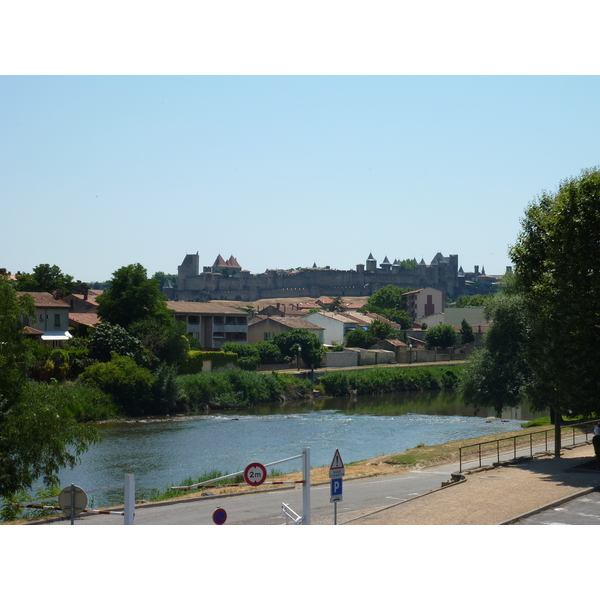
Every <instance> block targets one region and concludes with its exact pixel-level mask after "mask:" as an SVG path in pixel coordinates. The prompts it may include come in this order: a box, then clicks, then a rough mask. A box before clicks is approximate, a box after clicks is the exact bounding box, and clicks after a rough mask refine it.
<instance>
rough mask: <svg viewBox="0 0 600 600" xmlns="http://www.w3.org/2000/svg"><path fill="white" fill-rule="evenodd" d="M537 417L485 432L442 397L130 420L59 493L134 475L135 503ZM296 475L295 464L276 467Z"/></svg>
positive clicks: (105, 431)
mask: <svg viewBox="0 0 600 600" xmlns="http://www.w3.org/2000/svg"><path fill="white" fill-rule="evenodd" d="M536 416H539V415H532V414H526V413H524V412H523V411H522V410H521V409H514V410H513V412H512V413H506V414H505V415H503V420H495V421H492V422H487V420H486V417H487V413H484V414H480V415H479V416H477V415H476V414H475V413H474V411H473V409H472V408H469V407H465V406H463V405H462V404H460V403H459V401H458V399H457V398H456V396H455V394H454V393H452V392H448V391H442V392H420V393H402V394H387V395H384V396H376V397H373V396H369V397H364V396H363V397H356V398H352V399H340V398H336V399H326V400H321V401H319V402H316V403H303V404H287V405H275V406H269V407H265V406H261V407H256V408H254V409H251V410H247V411H245V412H242V413H236V414H233V413H213V414H206V415H198V416H179V417H165V418H160V419H136V420H131V421H125V422H118V423H106V424H101V425H99V426H98V427H99V430H100V433H101V435H102V443H100V444H97V445H95V446H94V447H92V448H91V449H90V450H89V451H88V452H87V453H86V454H85V455H84V456H83V457H82V460H81V462H80V464H79V465H77V466H76V467H75V468H74V469H73V470H65V471H62V472H61V473H60V474H59V476H60V479H61V486H66V485H69V484H71V483H75V484H76V485H78V486H80V487H82V488H83V489H84V490H93V489H98V488H104V487H107V486H112V485H116V484H120V483H122V482H123V480H124V475H125V474H127V473H133V474H134V475H135V481H136V497H137V498H138V499H140V498H147V497H148V496H149V494H150V492H151V490H153V489H158V490H160V491H164V490H165V489H166V488H167V487H169V486H171V485H177V484H179V483H181V482H182V480H183V479H185V478H186V477H190V476H191V477H194V476H198V475H201V474H202V473H205V472H208V471H211V470H213V469H217V470H219V471H222V472H223V473H231V472H236V471H241V470H243V469H244V468H245V467H246V465H248V464H249V463H251V462H260V463H263V464H266V463H271V462H275V461H278V460H282V459H284V458H288V457H292V456H297V455H299V454H300V453H301V452H302V448H303V447H305V446H307V447H309V448H310V454H311V466H312V467H318V466H323V465H329V464H331V460H332V458H333V454H334V452H335V450H336V448H337V449H339V451H340V454H341V456H342V459H343V460H344V462H345V463H349V462H354V461H358V460H363V459H368V458H372V457H375V456H379V455H382V454H391V453H394V452H401V451H403V450H407V449H409V448H414V447H415V446H417V445H418V444H421V443H422V444H425V445H432V444H439V443H442V442H446V441H451V440H457V439H467V438H473V437H478V436H482V435H488V434H492V433H500V432H507V431H517V430H519V429H520V424H521V423H522V422H523V421H525V420H529V419H531V418H534V417H536ZM275 468H276V469H278V470H280V471H284V472H292V471H298V470H300V468H301V461H300V460H295V461H293V462H289V463H284V464H282V465H277V466H276V467H275ZM90 498H91V499H92V500H93V505H94V506H103V505H106V504H112V503H119V502H122V498H123V496H122V492H120V491H108V492H102V493H96V494H94V495H93V496H92V497H90Z"/></svg>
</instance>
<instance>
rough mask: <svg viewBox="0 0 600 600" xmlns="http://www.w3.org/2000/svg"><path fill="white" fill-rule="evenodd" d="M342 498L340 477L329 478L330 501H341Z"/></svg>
mask: <svg viewBox="0 0 600 600" xmlns="http://www.w3.org/2000/svg"><path fill="white" fill-rule="evenodd" d="M341 500H342V478H341V477H339V478H336V479H332V480H331V498H330V500H329V501H330V502H341Z"/></svg>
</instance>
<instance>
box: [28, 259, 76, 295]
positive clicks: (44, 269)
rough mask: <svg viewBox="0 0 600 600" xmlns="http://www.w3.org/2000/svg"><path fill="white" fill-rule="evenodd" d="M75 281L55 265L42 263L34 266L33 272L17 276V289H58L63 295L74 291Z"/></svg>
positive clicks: (38, 290) (50, 292)
mask: <svg viewBox="0 0 600 600" xmlns="http://www.w3.org/2000/svg"><path fill="white" fill-rule="evenodd" d="M75 287H76V283H75V281H73V278H72V277H71V276H70V275H65V274H64V273H63V272H62V271H61V270H60V269H59V268H58V267H57V266H56V265H52V266H50V265H48V264H42V265H38V266H37V267H34V269H33V273H23V274H22V275H19V276H18V277H17V290H18V291H20V292H48V293H49V294H53V293H54V292H55V291H56V290H58V291H59V292H60V293H61V294H62V295H63V296H68V295H69V294H73V293H74V292H75Z"/></svg>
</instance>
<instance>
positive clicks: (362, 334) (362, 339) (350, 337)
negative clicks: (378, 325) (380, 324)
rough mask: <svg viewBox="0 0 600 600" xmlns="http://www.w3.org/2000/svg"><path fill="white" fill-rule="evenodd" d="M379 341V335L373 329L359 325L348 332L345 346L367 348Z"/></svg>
mask: <svg viewBox="0 0 600 600" xmlns="http://www.w3.org/2000/svg"><path fill="white" fill-rule="evenodd" d="M376 343H377V336H375V334H373V333H372V332H371V331H367V330H365V329H363V328H362V327H358V328H357V329H354V330H353V331H349V332H348V333H347V334H346V339H345V340H344V346H346V348H365V349H368V348H370V347H371V346H373V345H374V344H376Z"/></svg>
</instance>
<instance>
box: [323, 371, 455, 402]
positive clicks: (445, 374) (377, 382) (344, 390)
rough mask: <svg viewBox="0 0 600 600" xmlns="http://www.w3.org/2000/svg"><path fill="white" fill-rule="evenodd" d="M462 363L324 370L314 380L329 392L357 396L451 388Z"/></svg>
mask: <svg viewBox="0 0 600 600" xmlns="http://www.w3.org/2000/svg"><path fill="white" fill-rule="evenodd" d="M461 369H462V366H460V365H457V366H448V367H413V368H410V369H407V368H397V369H394V368H383V369H365V370H362V371H338V372H328V373H325V374H324V375H322V376H321V377H320V378H319V380H318V383H319V385H320V386H322V387H323V389H324V391H325V393H326V394H328V395H330V396H350V395H352V394H358V395H361V396H368V395H375V394H385V393H389V392H405V391H411V390H436V389H442V388H451V387H454V386H455V385H456V384H457V383H458V379H459V376H460V371H461Z"/></svg>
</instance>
